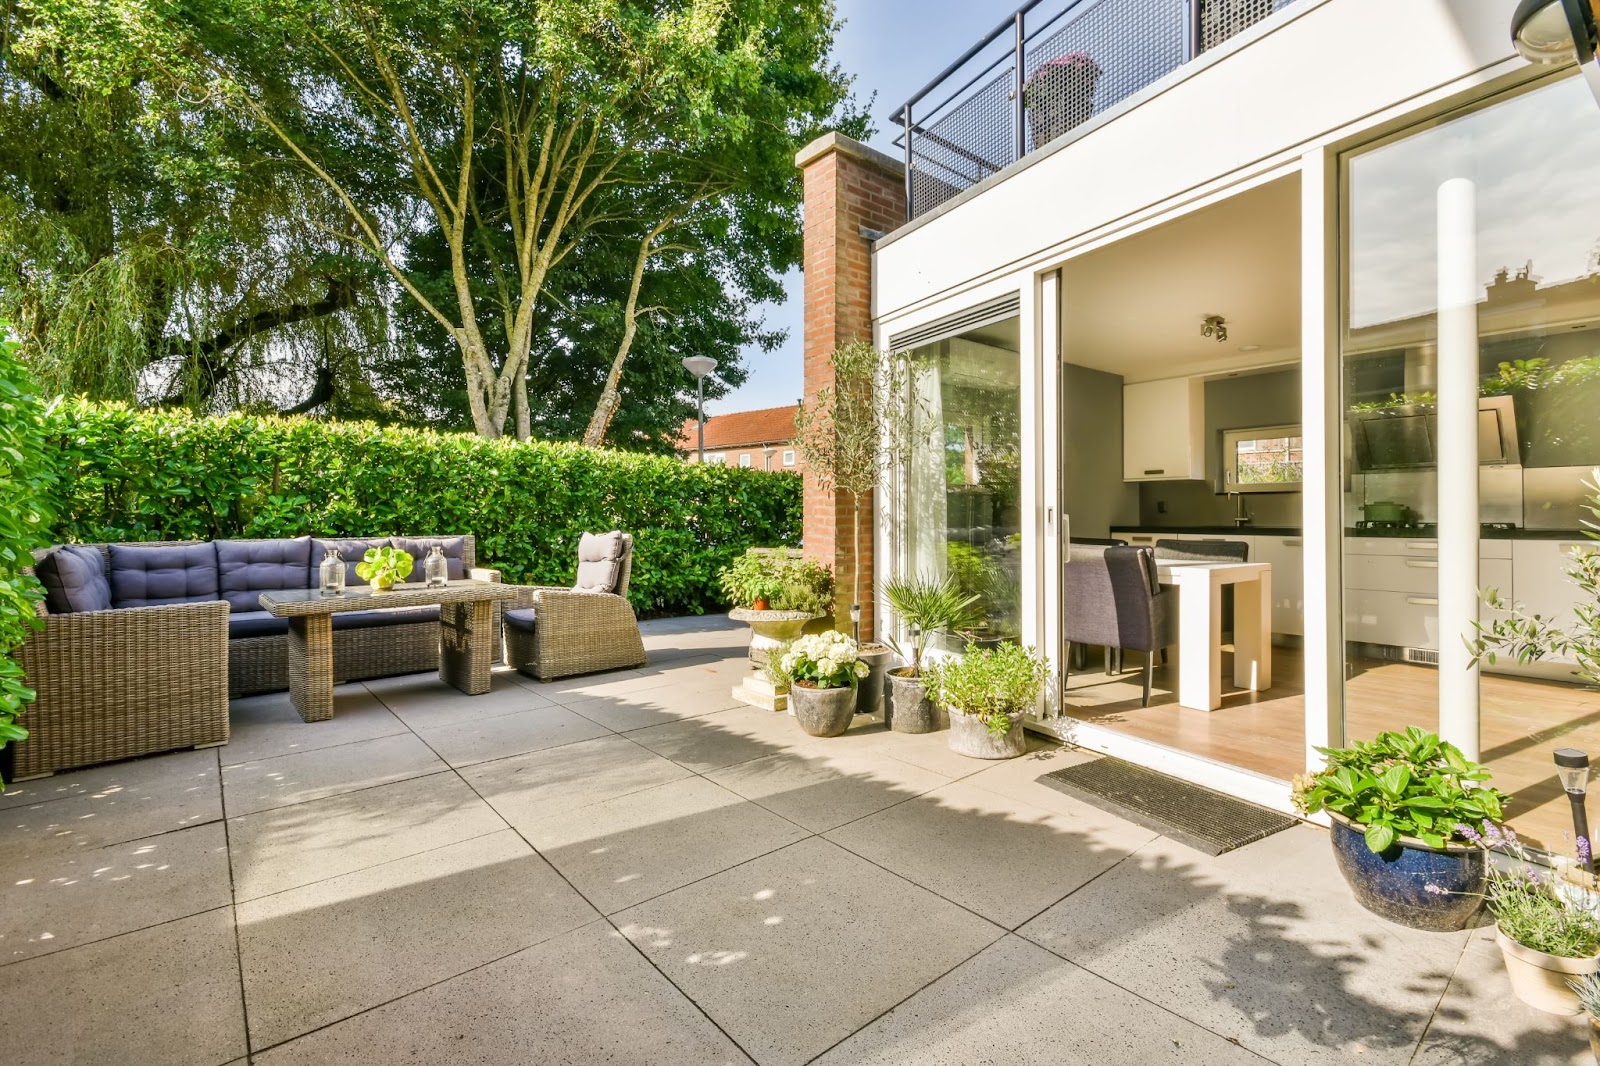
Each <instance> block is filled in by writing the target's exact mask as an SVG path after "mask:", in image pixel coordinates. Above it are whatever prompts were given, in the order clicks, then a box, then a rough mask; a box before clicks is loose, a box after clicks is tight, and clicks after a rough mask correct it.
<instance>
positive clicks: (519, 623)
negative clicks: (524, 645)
mask: <svg viewBox="0 0 1600 1066" xmlns="http://www.w3.org/2000/svg"><path fill="white" fill-rule="evenodd" d="M533 612H534V608H532V607H515V608H513V609H511V610H509V611H507V612H506V613H505V622H506V625H508V626H510V627H511V628H512V629H520V630H523V631H524V632H527V633H532V632H533V622H534V617H533Z"/></svg>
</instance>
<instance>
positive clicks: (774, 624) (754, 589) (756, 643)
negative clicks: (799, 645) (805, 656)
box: [717, 548, 833, 666]
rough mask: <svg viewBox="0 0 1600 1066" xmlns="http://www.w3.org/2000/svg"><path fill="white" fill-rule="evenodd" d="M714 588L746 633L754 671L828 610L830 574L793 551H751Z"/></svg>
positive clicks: (784, 549)
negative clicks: (725, 601) (746, 626)
mask: <svg viewBox="0 0 1600 1066" xmlns="http://www.w3.org/2000/svg"><path fill="white" fill-rule="evenodd" d="M717 583H718V584H719V585H720V586H721V587H722V591H723V593H724V594H725V595H726V596H727V597H728V600H729V602H730V603H731V604H732V606H733V610H731V611H730V612H729V613H728V617H729V618H732V619H733V620H734V621H736V622H744V623H745V624H746V625H748V626H749V627H750V629H751V638H750V659H751V661H752V662H754V663H755V664H756V665H758V666H759V665H761V664H762V663H765V662H766V661H767V656H768V655H769V654H770V653H771V651H772V650H773V649H774V648H777V647H779V646H780V645H783V644H787V643H788V642H790V641H792V640H794V639H795V638H796V637H798V636H799V635H800V631H801V630H802V629H803V628H804V627H805V624H806V623H807V622H809V621H811V620H812V619H814V618H821V617H822V616H823V615H824V614H826V613H827V612H828V610H829V609H830V608H831V607H832V606H833V572H832V571H830V570H829V569H828V568H827V567H826V566H823V565H822V564H821V563H819V562H816V561H814V560H811V559H807V558H805V557H803V556H802V555H801V554H800V552H799V551H798V550H797V549H794V548H751V549H749V550H748V551H746V552H745V553H744V554H743V555H741V556H739V558H737V559H735V560H734V561H733V562H732V563H731V564H729V565H728V566H726V567H724V568H723V569H722V571H721V572H720V573H719V574H718V575H717Z"/></svg>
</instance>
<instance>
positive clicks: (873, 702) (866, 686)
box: [856, 644, 894, 714]
mask: <svg viewBox="0 0 1600 1066" xmlns="http://www.w3.org/2000/svg"><path fill="white" fill-rule="evenodd" d="M893 654H894V653H893V652H891V651H890V650H889V649H888V648H886V647H884V646H883V645H882V644H867V645H863V646H862V648H861V651H860V659H861V661H862V662H864V663H866V664H867V676H866V677H863V678H862V679H861V680H860V681H859V682H858V683H857V684H856V713H857V714H877V713H878V709H879V708H880V707H881V706H882V705H883V679H884V676H885V675H887V674H888V672H889V659H890V658H891V657H892V656H893Z"/></svg>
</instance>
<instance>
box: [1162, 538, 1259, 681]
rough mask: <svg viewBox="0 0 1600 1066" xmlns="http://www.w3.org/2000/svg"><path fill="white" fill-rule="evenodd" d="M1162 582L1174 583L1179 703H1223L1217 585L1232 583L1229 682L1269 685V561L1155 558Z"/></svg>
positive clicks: (1219, 609)
mask: <svg viewBox="0 0 1600 1066" xmlns="http://www.w3.org/2000/svg"><path fill="white" fill-rule="evenodd" d="M1156 570H1157V574H1158V576H1159V578H1160V581H1161V583H1162V584H1163V585H1171V586H1174V587H1176V588H1177V589H1178V646H1177V659H1178V662H1177V669H1178V704H1179V705H1180V706H1183V707H1192V708H1194V709H1195V710H1200V711H1215V710H1217V709H1218V708H1220V707H1221V706H1222V589H1223V587H1224V586H1227V585H1232V586H1233V587H1234V594H1233V683H1234V684H1235V685H1236V686H1238V687H1239V688H1244V689H1250V690H1252V691H1256V692H1261V691H1265V690H1266V689H1269V688H1271V687H1272V567H1271V565H1269V564H1267V563H1228V562H1217V563H1212V562H1202V561H1198V560H1193V561H1191V560H1187V559H1157V560H1156Z"/></svg>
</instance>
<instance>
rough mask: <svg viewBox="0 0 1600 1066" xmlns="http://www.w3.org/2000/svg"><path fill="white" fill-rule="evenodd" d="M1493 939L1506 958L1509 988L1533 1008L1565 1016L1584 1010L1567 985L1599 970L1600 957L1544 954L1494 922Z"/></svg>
mask: <svg viewBox="0 0 1600 1066" xmlns="http://www.w3.org/2000/svg"><path fill="white" fill-rule="evenodd" d="M1494 942H1495V943H1496V944H1498V945H1500V954H1501V956H1502V957H1503V958H1504V959H1505V960H1506V976H1507V977H1509V978H1511V991H1512V992H1514V993H1516V996H1517V998H1518V999H1520V1000H1522V1002H1524V1003H1526V1004H1527V1005H1528V1006H1530V1007H1533V1008H1535V1009H1536V1010H1542V1011H1544V1012H1545V1013H1547V1014H1561V1015H1565V1016H1566V1017H1569V1018H1570V1017H1572V1016H1573V1015H1577V1014H1582V1013H1583V1005H1582V1004H1580V1003H1579V1002H1578V996H1577V993H1575V992H1573V991H1572V989H1570V988H1568V987H1567V982H1568V981H1573V980H1576V979H1577V978H1579V977H1582V976H1583V975H1584V974H1590V973H1600V958H1590V959H1564V958H1562V957H1561V956H1559V955H1547V954H1545V953H1544V952H1542V951H1536V950H1534V949H1533V948H1530V947H1526V946H1524V945H1522V944H1519V943H1517V942H1516V941H1515V940H1513V939H1511V938H1510V937H1508V936H1506V935H1505V933H1503V932H1501V931H1500V927H1499V926H1495V930H1494Z"/></svg>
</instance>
